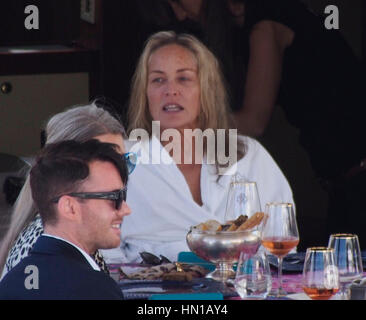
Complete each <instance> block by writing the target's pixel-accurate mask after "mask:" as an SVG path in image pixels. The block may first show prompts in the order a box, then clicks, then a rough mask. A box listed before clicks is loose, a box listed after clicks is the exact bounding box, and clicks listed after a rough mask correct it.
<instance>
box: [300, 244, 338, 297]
mask: <svg viewBox="0 0 366 320" xmlns="http://www.w3.org/2000/svg"><path fill="white" fill-rule="evenodd" d="M302 286H303V290H304V292H305V293H306V294H307V295H308V296H309V297H310V298H311V299H313V300H328V299H330V298H331V297H332V296H333V295H334V294H335V293H336V292H338V290H339V275H338V268H337V266H336V263H335V256H334V249H331V248H326V247H313V248H308V249H307V250H306V255H305V262H304V270H303V278H302Z"/></svg>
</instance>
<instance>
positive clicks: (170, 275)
mask: <svg viewBox="0 0 366 320" xmlns="http://www.w3.org/2000/svg"><path fill="white" fill-rule="evenodd" d="M123 268H124V267H120V273H121V275H122V277H123V278H125V279H131V280H158V279H162V280H176V281H190V280H192V279H193V278H202V277H204V276H205V275H206V274H207V273H208V270H207V269H205V268H203V267H201V266H199V265H191V264H188V263H178V262H177V263H164V264H161V265H159V266H152V267H143V268H141V270H139V271H137V272H133V273H127V272H125V271H124V270H123Z"/></svg>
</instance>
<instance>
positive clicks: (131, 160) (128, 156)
mask: <svg viewBox="0 0 366 320" xmlns="http://www.w3.org/2000/svg"><path fill="white" fill-rule="evenodd" d="M123 157H124V158H125V160H126V164H127V170H128V174H129V175H130V174H131V173H132V171H133V170H135V168H136V163H137V154H136V153H135V152H127V153H124V154H123Z"/></svg>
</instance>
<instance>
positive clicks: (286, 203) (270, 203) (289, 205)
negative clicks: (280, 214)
mask: <svg viewBox="0 0 366 320" xmlns="http://www.w3.org/2000/svg"><path fill="white" fill-rule="evenodd" d="M267 206H283V207H293V204H292V203H290V202H267V203H266V207H267Z"/></svg>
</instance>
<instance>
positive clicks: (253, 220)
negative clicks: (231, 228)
mask: <svg viewBox="0 0 366 320" xmlns="http://www.w3.org/2000/svg"><path fill="white" fill-rule="evenodd" d="M263 218H264V212H256V213H255V214H253V215H252V216H251V217H250V218H249V219H248V220H246V221H245V222H244V223H242V224H241V225H240V226H239V227H238V229H237V231H243V230H250V229H253V228H254V227H255V226H257V225H259V224H260V223H261V222H262V220H263Z"/></svg>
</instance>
